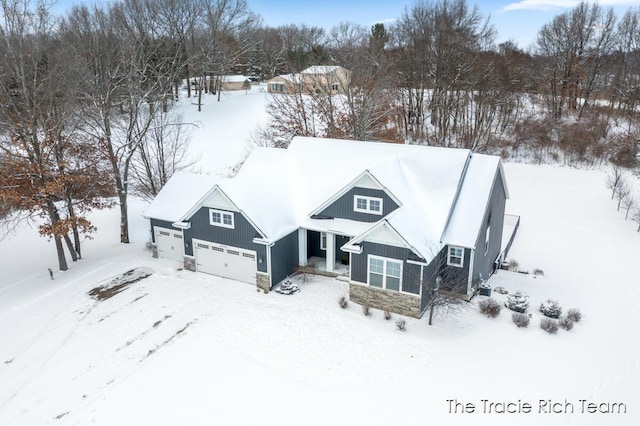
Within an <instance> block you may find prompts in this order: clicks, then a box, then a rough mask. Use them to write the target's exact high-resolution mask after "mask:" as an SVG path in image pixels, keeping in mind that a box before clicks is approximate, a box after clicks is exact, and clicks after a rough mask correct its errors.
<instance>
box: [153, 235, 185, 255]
mask: <svg viewBox="0 0 640 426" xmlns="http://www.w3.org/2000/svg"><path fill="white" fill-rule="evenodd" d="M153 228H154V229H153V232H154V233H155V239H156V247H157V248H158V257H163V258H165V259H173V260H177V261H178V262H180V263H182V262H183V261H184V244H183V242H182V232H180V231H174V230H173V229H167V228H159V227H157V226H154V227H153Z"/></svg>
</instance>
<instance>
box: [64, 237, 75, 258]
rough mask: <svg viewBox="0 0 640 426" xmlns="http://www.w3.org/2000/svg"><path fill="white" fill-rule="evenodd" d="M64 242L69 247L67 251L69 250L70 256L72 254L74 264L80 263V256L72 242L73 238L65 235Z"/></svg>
mask: <svg viewBox="0 0 640 426" xmlns="http://www.w3.org/2000/svg"><path fill="white" fill-rule="evenodd" d="M64 242H65V244H66V245H67V249H68V250H69V254H71V260H73V261H74V262H77V261H78V254H77V253H76V249H75V248H74V247H73V243H72V242H71V238H69V235H67V234H65V235H64Z"/></svg>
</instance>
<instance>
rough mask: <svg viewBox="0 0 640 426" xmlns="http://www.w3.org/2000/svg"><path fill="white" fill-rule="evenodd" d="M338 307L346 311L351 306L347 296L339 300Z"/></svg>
mask: <svg viewBox="0 0 640 426" xmlns="http://www.w3.org/2000/svg"><path fill="white" fill-rule="evenodd" d="M338 305H340V307H341V308H342V309H346V308H347V306H349V299H347V296H342V297H340V299H338Z"/></svg>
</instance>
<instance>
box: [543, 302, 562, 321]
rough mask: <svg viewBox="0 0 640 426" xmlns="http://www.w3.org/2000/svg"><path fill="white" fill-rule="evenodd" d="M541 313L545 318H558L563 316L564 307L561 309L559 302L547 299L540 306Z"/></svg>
mask: <svg viewBox="0 0 640 426" xmlns="http://www.w3.org/2000/svg"><path fill="white" fill-rule="evenodd" d="M540 312H542V315H544V316H545V317H549V318H558V317H560V315H562V307H560V304H559V303H558V302H557V301H555V300H551V299H547V300H546V301H545V302H542V304H541V305H540Z"/></svg>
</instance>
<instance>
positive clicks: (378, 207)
mask: <svg viewBox="0 0 640 426" xmlns="http://www.w3.org/2000/svg"><path fill="white" fill-rule="evenodd" d="M353 211H356V212H360V213H370V214H379V215H382V198H376V197H365V196H363V195H354V196H353Z"/></svg>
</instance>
